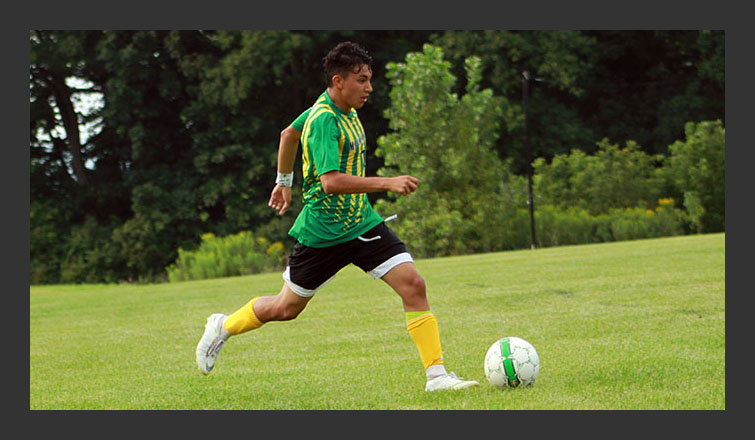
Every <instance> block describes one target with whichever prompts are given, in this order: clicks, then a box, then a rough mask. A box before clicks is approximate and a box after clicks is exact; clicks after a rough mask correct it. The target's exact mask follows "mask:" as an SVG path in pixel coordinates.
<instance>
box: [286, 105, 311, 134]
mask: <svg viewBox="0 0 755 440" xmlns="http://www.w3.org/2000/svg"><path fill="white" fill-rule="evenodd" d="M310 110H312V108H311V107H310V108H308V109H306V110H304V112H303V113H302V114H300V115H299V117H297V118H296V119H294V122H292V123H291V126H292V127H294V128H295V129H297V130H299V131H304V122H306V120H307V117H308V116H309V111H310Z"/></svg>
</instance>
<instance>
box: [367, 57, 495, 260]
mask: <svg viewBox="0 0 755 440" xmlns="http://www.w3.org/2000/svg"><path fill="white" fill-rule="evenodd" d="M450 67H451V64H450V63H449V62H448V61H445V60H444V59H443V51H442V50H441V49H440V48H438V47H435V46H432V45H429V44H426V45H425V46H424V47H423V50H422V52H412V53H409V54H408V55H407V56H406V60H405V62H403V63H390V64H388V78H389V80H390V83H391V92H390V98H391V106H390V107H389V108H388V109H387V110H386V113H385V115H386V117H387V118H388V119H389V121H390V123H389V125H390V128H391V130H392V132H390V133H388V134H386V135H384V136H381V137H380V138H379V139H378V145H379V149H378V152H377V154H378V155H379V156H381V157H383V158H384V160H385V167H384V168H382V169H381V170H380V171H379V174H381V175H395V174H399V173H400V174H410V175H413V176H416V177H417V178H418V179H419V181H420V186H419V189H418V190H417V191H416V192H415V193H414V194H412V195H410V196H406V197H397V198H396V197H392V199H391V200H390V201H389V200H388V199H381V200H379V201H378V203H377V205H376V209H377V210H378V211H379V212H381V213H383V214H385V215H386V216H387V215H389V214H394V213H395V214H398V216H399V219H400V221H399V222H398V223H397V224H396V226H395V228H396V229H397V231H398V232H399V233H400V234H401V235H402V237H404V239H405V240H406V241H407V243H408V244H409V245H410V246H411V247H412V249H413V252H415V253H416V254H417V255H420V256H438V255H450V254H460V253H469V252H481V251H491V250H497V249H500V248H501V246H502V238H501V237H502V231H501V222H502V218H503V215H504V211H503V209H505V205H506V202H508V200H505V194H506V193H505V192H504V191H502V185H503V183H504V180H505V178H506V174H507V167H506V166H505V165H504V164H503V163H502V162H501V160H500V159H499V158H498V157H497V155H496V153H495V151H494V150H493V149H492V146H493V144H494V142H495V140H496V138H497V136H498V121H499V119H500V108H501V104H502V101H503V100H502V98H499V97H496V96H494V95H493V92H492V90H490V89H480V81H481V78H482V76H481V75H482V68H481V67H482V64H481V61H480V59H479V58H476V57H470V58H468V59H467V60H466V61H465V70H466V80H467V86H466V93H465V94H464V96H462V97H459V96H458V95H457V94H455V93H452V89H453V86H454V84H455V83H456V77H455V76H454V75H453V74H452V73H451V72H450Z"/></svg>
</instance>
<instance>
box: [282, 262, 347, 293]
mask: <svg viewBox="0 0 755 440" xmlns="http://www.w3.org/2000/svg"><path fill="white" fill-rule="evenodd" d="M335 277H336V276H335V275H333V276H332V277H330V278H328V279H327V280H325V282H323V283H322V284H320V285H319V286H317V287H315V288H314V289H305V288H304V287H301V286H299V285H298V284H296V283H294V282H293V281H291V268H290V267H286V271H285V272H283V279H284V280H285V281H286V284H288V287H289V288H290V289H291V290H293V291H294V293H295V294H297V295H299V296H301V297H303V298H310V297H312V296H313V295H314V294H315V293H317V291H318V290H320V289H322V288H323V287H325V285H326V284H328V283H329V282H331V281H332V280H333V278H335Z"/></svg>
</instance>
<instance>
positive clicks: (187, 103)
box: [30, 30, 724, 283]
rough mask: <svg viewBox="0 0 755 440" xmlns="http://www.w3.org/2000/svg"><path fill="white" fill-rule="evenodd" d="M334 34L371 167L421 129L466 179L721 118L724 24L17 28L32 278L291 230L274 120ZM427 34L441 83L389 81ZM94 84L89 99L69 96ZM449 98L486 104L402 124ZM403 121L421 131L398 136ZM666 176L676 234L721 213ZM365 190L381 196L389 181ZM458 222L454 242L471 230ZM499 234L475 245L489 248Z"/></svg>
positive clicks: (92, 270) (312, 83)
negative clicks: (274, 205) (676, 215)
mask: <svg viewBox="0 0 755 440" xmlns="http://www.w3.org/2000/svg"><path fill="white" fill-rule="evenodd" d="M343 40H351V41H355V42H358V43H360V44H362V45H363V46H364V47H366V48H367V50H368V51H369V52H370V54H371V55H372V57H373V58H374V66H373V74H374V81H373V87H374V92H373V94H372V96H371V99H370V103H369V104H368V105H367V106H365V107H364V108H363V109H362V110H360V119H361V120H362V123H363V125H364V127H365V131H366V134H367V142H368V159H367V164H368V170H367V172H368V174H370V175H374V174H376V173H378V172H381V173H390V172H391V171H390V170H391V169H396V168H397V167H399V166H400V162H406V161H409V162H412V163H414V164H415V165H416V164H418V163H419V162H418V161H417V158H418V156H416V155H415V156H411V155H408V153H403V154H404V155H403V156H401V154H402V153H401V152H400V151H401V150H402V148H406V149H407V151H411V148H412V145H417V144H418V143H422V142H425V140H426V139H431V138H432V139H435V142H436V145H440V144H443V151H445V152H446V153H445V156H443V157H440V158H439V159H437V160H439V162H438V164H436V165H437V166H438V167H441V168H438V170H441V169H442V167H448V166H449V165H448V164H452V163H454V162H453V161H454V160H457V161H458V160H459V159H458V158H459V157H466V158H467V159H466V160H468V161H476V163H478V164H479V167H478V169H477V170H473V171H476V173H478V174H479V176H478V177H476V178H480V179H484V181H485V182H487V181H489V180H491V179H493V180H495V179H501V180H500V182H496V184H500V185H503V182H505V181H506V179H507V178H508V177H506V176H509V177H510V179H513V180H511V181H512V182H513V181H515V180H516V179H517V178H521V176H524V175H525V174H526V173H527V172H529V171H530V170H532V169H534V168H530V166H531V165H535V164H538V166H539V167H540V173H541V174H542V173H543V172H544V169H545V168H544V166H551V162H553V161H554V160H555V161H556V163H557V164H558V158H561V160H562V161H563V158H564V157H566V156H567V155H568V156H569V157H571V156H572V155H573V154H574V153H573V151H581V152H583V153H584V154H585V155H588V156H592V155H595V154H599V153H600V152H601V151H603V150H605V147H603V149H601V145H606V144H609V143H610V144H619V143H621V144H626V143H627V142H630V141H631V142H633V144H632V145H636V147H635V148H636V150H637V151H638V152H641V153H643V154H646V155H648V156H653V157H655V156H659V155H660V156H669V157H670V156H671V155H672V151H671V150H672V149H671V148H670V146H671V145H674V143H675V142H677V141H680V140H683V139H684V138H685V126H686V124H687V123H689V122H700V121H714V120H719V121H722V122H723V121H724V100H723V96H724V33H723V31H442V32H433V31H50V30H47V31H42V30H33V31H31V32H30V120H31V126H30V138H31V142H30V186H31V189H30V246H31V249H30V262H31V265H30V275H31V282H32V283H58V282H66V283H67V282H118V281H123V280H134V281H136V280H142V281H155V280H161V279H165V278H166V268H167V267H169V266H170V265H171V264H172V263H173V262H174V261H176V259H177V256H178V253H179V249H196V248H197V247H198V246H199V244H200V242H201V237H202V235H203V234H212V235H213V236H219V237H222V236H228V235H231V234H236V233H239V232H241V231H253V233H254V236H256V237H265V239H266V240H269V241H270V242H279V241H280V242H283V243H290V241H289V239H288V238H287V235H286V232H287V230H288V228H289V227H290V225H291V223H292V222H293V218H294V216H295V215H296V213H297V212H298V208H299V206H298V205H296V204H295V205H294V206H293V207H292V209H291V210H290V213H288V214H286V215H285V216H283V217H278V216H276V215H275V213H274V212H273V211H272V210H270V209H269V208H267V204H266V201H267V198H268V197H269V193H270V190H271V188H272V182H273V181H274V178H275V163H276V155H277V142H278V136H279V133H280V130H281V129H283V128H284V127H286V126H287V125H288V124H289V123H290V122H291V121H292V120H293V119H294V118H295V117H296V116H298V115H299V113H301V111H303V110H304V109H306V108H307V107H308V106H309V105H311V103H312V102H313V101H314V99H315V98H316V97H317V96H318V95H319V94H320V93H321V92H322V90H323V89H324V88H325V79H324V78H323V75H322V74H321V71H322V69H321V65H320V63H321V58H322V57H323V56H324V55H325V53H327V51H328V50H329V49H330V48H332V47H333V46H334V45H335V44H337V43H338V42H339V41H343ZM428 43H429V45H430V47H434V48H438V50H440V54H438V55H440V58H439V59H437V60H436V61H437V62H438V63H441V64H442V65H443V66H445V69H446V70H444V71H442V72H440V73H438V75H439V77H438V78H436V79H438V80H441V81H442V80H443V78H446V82H445V83H444V85H443V87H445V88H446V89H444V91H443V93H442V94H440V93H438V94H437V95H433V94H432V93H426V94H424V95H422V96H418V95H417V93H419V92H421V90H420V87H403V88H402V87H400V86H398V85H397V84H396V83H395V80H396V79H397V78H398V77H399V76H401V75H404V77H405V78H407V80H408V79H409V76H407V75H406V72H404V73H397V72H399V71H400V70H401V69H405V70H406V69H416V68H417V66H416V65H413V64H412V63H410V62H409V61H408V58H407V55H409V54H412V53H417V54H419V53H423V51H424V50H425V47H426V45H428ZM438 55H436V56H438ZM401 66H403V67H401ZM426 68H428V69H429V68H430V67H426ZM524 71H527V72H529V73H530V75H532V78H537V79H538V81H537V82H533V83H532V84H533V86H532V90H531V91H530V101H529V104H528V113H529V123H528V134H529V139H530V142H529V144H530V145H531V149H530V151H527V150H526V149H525V147H524V145H525V143H524V134H525V133H524V115H523V111H522V72H524ZM444 72H445V73H444ZM415 73H416V74H417V75H418V74H419V73H421V72H415ZM410 76H411V75H410ZM411 77H412V78H414V77H416V75H414V76H411ZM74 78H75V79H76V80H73V79H74ZM391 78H394V79H393V83H391V81H392V79H391ZM457 78H458V80H457ZM399 90H401V92H400V93H403V95H400V94H399ZM392 94H393V96H392ZM92 97H94V98H96V100H95V101H96V102H98V104H97V105H90V106H89V107H86V106H83V105H82V103H83V102H85V101H86V100H87V98H92ZM448 97H456V98H457V99H458V100H461V101H463V100H467V101H469V102H468V103H467V104H466V107H465V108H464V109H461V108H460V109H459V111H460V112H462V113H464V112H466V113H465V115H466V116H465V117H466V118H473V119H474V118H476V119H477V120H480V121H484V123H482V125H480V127H482V128H481V129H480V130H477V129H472V127H471V126H468V127H467V128H466V130H465V129H464V124H461V125H460V124H458V121H457V123H455V122H454V120H453V117H450V116H449V117H445V118H437V117H436V118H435V119H434V120H433V121H430V122H429V124H425V125H424V126H423V125H422V124H420V122H422V121H423V118H430V117H431V116H432V115H430V114H428V113H429V109H431V108H433V106H432V105H431V104H432V103H431V101H432V100H439V99H451V98H448ZM459 97H461V98H459ZM412 105H413V106H414V108H413V109H402V108H401V106H407V107H411V106H412ZM436 108H437V106H436ZM441 114H442V113H441ZM449 118H450V119H449ZM428 121H429V119H428ZM433 123H435V125H434V126H433V125H432V124H433ZM402 124H403V125H402ZM407 124H408V125H407ZM412 127H414V128H412ZM417 127H424V128H423V129H419V131H417V132H415V133H413V134H412V135H411V136H406V135H407V134H408V133H411V132H412V130H415V129H418V128H417ZM423 130H425V131H423ZM427 130H430V131H427ZM444 133H445V136H442V135H443V134H444ZM438 135H441V137H442V139H440V140H438V138H437V137H436V138H433V136H438ZM470 138H473V139H477V140H478V142H473V143H472V144H473V145H476V146H478V147H480V146H486V148H488V150H489V151H491V152H492V153H493V155H494V156H495V159H496V160H498V161H500V163H502V164H504V165H502V166H501V167H490V166H485V165H486V164H487V165H490V163H492V162H486V161H485V159H484V157H485V156H484V151H482V150H480V151H477V152H475V149H474V148H466V149H465V151H461V148H460V145H468V144H467V143H465V142H462V141H464V140H469V139H470ZM380 139H382V140H380ZM454 139H455V140H456V141H454ZM379 140H380V141H379ZM601 142H603V144H601ZM379 143H380V144H381V145H379ZM685 145H686V144H685ZM392 146H396V148H392ZM488 150H485V151H488ZM391 155H398V156H396V157H395V158H392V157H391ZM480 155H483V156H480ZM530 158H532V159H533V160H534V161H530V160H529V159H530ZM537 161H540V162H537ZM677 162H678V163H681V162H680V161H677ZM426 166H427V167H428V168H429V167H431V166H432V164H426ZM648 166H649V167H651V168H653V166H654V167H655V168H659V167H660V165H659V164H655V165H653V164H649V165H648ZM679 166H681V165H679ZM690 166H692V165H690ZM677 168H678V167H677ZM295 169H297V182H301V175H300V170H298V166H297V167H295ZM502 173H503V174H502ZM677 174H678V175H679V176H682V174H683V173H682V172H681V171H680V172H679V173H677ZM437 177H438V178H437V181H435V180H432V179H430V180H428V182H430V181H432V182H433V183H432V185H427V186H426V191H427V192H426V193H425V195H424V196H423V197H428V198H431V199H433V201H432V204H435V205H436V206H444V204H445V205H448V203H449V200H451V199H452V198H451V197H450V196H449V195H448V194H447V193H444V192H443V191H446V190H448V191H454V189H453V188H446V187H445V186H448V185H451V184H452V183H453V181H452V180H448V181H446V182H444V181H443V179H442V177H443V176H437ZM446 177H448V176H446ZM471 178H472V177H470V179H471ZM679 179H682V177H679ZM693 180H694V179H693ZM664 181H665V182H668V181H670V180H668V179H667V180H664ZM444 185H445V186H444ZM540 186H541V187H542V188H543V190H544V191H545V186H544V184H543V183H541V184H540ZM516 187H517V186H516V185H509V186H508V190H509V191H513V190H514V188H516ZM679 188H680V187H679V186H676V187H674V188H672V189H671V190H670V191H672V192H674V191H675V193H674V194H673V195H674V196H675V197H674V198H675V200H676V204H677V205H678V206H677V208H684V207H685V206H690V207H693V206H699V207H700V209H702V211H701V210H700V209H698V210H697V211H695V212H697V213H698V215H697V217H696V218H697V220H696V223H695V222H692V221H690V222H688V223H689V225H691V226H685V228H687V230H686V232H690V231H693V230H694V231H699V232H712V231H720V230H723V217H722V213H721V216H719V217H715V216H712V215H711V212H712V211H711V209H718V208H711V207H710V206H712V205H710V204H708V205H705V203H707V202H704V200H707V199H706V197H708V195H707V194H702V193H700V191H697V192H695V191H692V190H690V191H687V194H686V199H685V193H684V191H682V190H680V189H679ZM457 190H458V189H457ZM553 191H556V190H553ZM553 191H551V192H553ZM721 191H723V188H721ZM536 192H537V187H536ZM499 193H500V191H497V192H496V194H499ZM444 194H445V195H444ZM501 194H502V193H501ZM543 195H544V193H543V194H540V196H541V197H542V196H543ZM296 196H297V194H295V195H294V201H295V202H296V203H300V202H299V200H298V198H297V197H296ZM583 196H584V194H583V193H582V192H581V191H579V190H576V189H573V190H572V192H571V193H570V197H575V198H577V199H580V200H581V199H582V198H583ZM371 200H372V201H373V202H375V203H376V206H380V205H381V204H382V205H384V206H386V207H387V206H388V205H387V204H390V203H393V202H395V201H392V200H391V199H390V198H389V197H388V195H387V194H375V195H372V196H371ZM407 200H408V199H407ZM506 200H508V202H507V203H510V204H512V203H513V204H514V205H510V206H507V205H500V204H498V205H496V206H497V207H498V208H499V211H501V212H515V211H516V210H517V209H520V208H521V202H522V201H521V200H520V199H516V198H511V199H506ZM504 201H505V200H504ZM489 202H490V201H488V203H489ZM499 202H501V201H500V200H499ZM656 202H657V201H656ZM428 203H430V202H428ZM480 203H485V201H484V200H481V201H480ZM501 203H503V202H501ZM567 203H568V202H567ZM574 203H576V202H574ZM685 203H686V204H687V205H684V204H685ZM695 203H697V205H695ZM475 206H477V205H475ZM536 206H537V205H536ZM704 206H707V207H708V208H707V210H705V208H704ZM448 208H449V209H448V213H449V214H448V215H450V216H452V217H453V216H455V215H457V214H455V212H458V209H457V208H453V207H448ZM692 211H694V208H691V211H689V210H688V211H687V212H692ZM477 221H479V222H482V223H479V224H478V227H480V228H481V227H485V228H488V227H495V225H488V226H484V225H485V223H484V221H485V217H484V216H482V214H479V215H478V217H474V216H473V217H470V218H469V219H466V220H465V222H469V223H470V224H473V223H474V222H477ZM407 224H411V222H408V223H407ZM467 230H468V234H467V236H465V240H466V239H468V240H483V239H484V238H483V237H480V236H479V234H477V235H475V233H474V228H473V227H467ZM444 239H450V238H449V237H447V236H444ZM501 240H503V239H501ZM501 240H498V241H496V242H495V243H492V242H491V244H490V245H488V246H487V247H485V249H495V248H499V249H503V248H506V245H502V244H501V243H503V241H501ZM506 242H507V243H512V240H510V239H509V240H507V241H506ZM472 250H474V249H472ZM437 252H441V253H442V252H443V251H441V250H438V251H437ZM430 254H432V252H430Z"/></svg>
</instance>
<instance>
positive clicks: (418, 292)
mask: <svg viewBox="0 0 755 440" xmlns="http://www.w3.org/2000/svg"><path fill="white" fill-rule="evenodd" d="M407 289H408V290H409V291H410V292H411V294H412V295H414V296H418V297H424V296H425V292H426V289H427V286H426V285H425V279H424V278H422V277H421V276H420V275H419V274H418V273H415V274H414V275H412V276H411V277H410V278H409V279H408V280H407Z"/></svg>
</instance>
